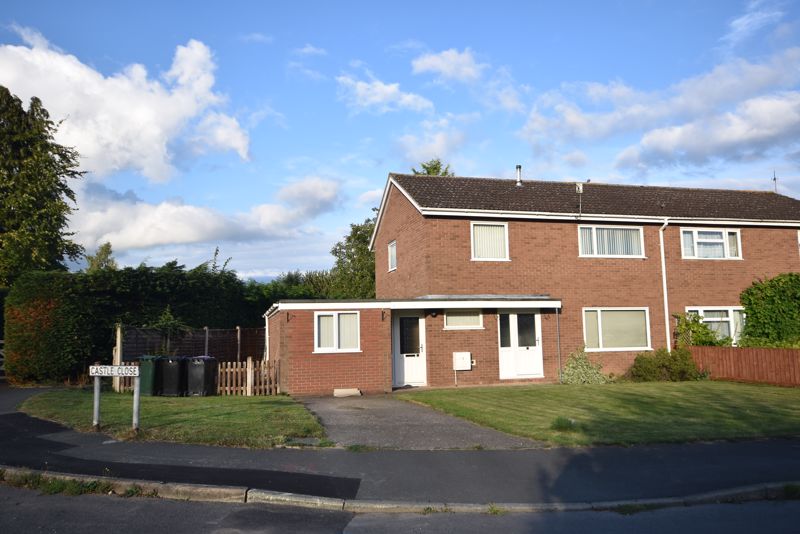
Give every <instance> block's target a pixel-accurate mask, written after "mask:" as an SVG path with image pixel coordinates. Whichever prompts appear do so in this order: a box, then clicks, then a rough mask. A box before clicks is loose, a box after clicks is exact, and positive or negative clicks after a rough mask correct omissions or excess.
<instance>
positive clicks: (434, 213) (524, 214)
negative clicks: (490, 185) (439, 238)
mask: <svg viewBox="0 0 800 534" xmlns="http://www.w3.org/2000/svg"><path fill="white" fill-rule="evenodd" d="M420 213H422V215H425V216H429V217H465V218H493V219H546V220H555V221H603V222H619V223H637V224H661V223H663V222H664V220H665V219H669V221H670V224H692V225H710V226H786V227H791V228H800V221H786V220H768V219H702V218H691V217H681V218H677V217H671V216H656V215H647V216H645V215H642V216H631V215H606V214H592V213H583V214H578V213H553V212H544V211H541V212H534V211H503V210H460V209H452V208H421V209H420Z"/></svg>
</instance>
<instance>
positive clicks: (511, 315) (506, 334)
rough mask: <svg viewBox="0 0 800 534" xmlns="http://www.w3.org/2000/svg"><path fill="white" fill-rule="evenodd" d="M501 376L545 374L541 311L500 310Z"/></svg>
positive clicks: (498, 315)
mask: <svg viewBox="0 0 800 534" xmlns="http://www.w3.org/2000/svg"><path fill="white" fill-rule="evenodd" d="M497 322H498V329H497V330H498V334H499V335H498V337H499V338H500V339H499V343H500V378H501V379H511V378H537V377H543V376H544V365H543V363H542V320H541V315H540V314H539V311H538V310H499V311H498V313H497Z"/></svg>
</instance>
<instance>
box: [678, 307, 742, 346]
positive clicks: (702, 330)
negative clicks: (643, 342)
mask: <svg viewBox="0 0 800 534" xmlns="http://www.w3.org/2000/svg"><path fill="white" fill-rule="evenodd" d="M673 317H674V318H675V319H677V324H676V325H675V341H676V345H677V346H679V347H680V346H682V347H690V346H692V345H699V346H712V347H713V346H718V347H725V346H728V347H729V346H730V345H731V344H732V342H733V340H732V339H731V338H729V337H726V338H723V339H719V338H718V337H717V335H716V334H715V333H714V332H713V331H712V330H711V329H710V328H709V327H708V325H707V324H705V323H704V322H703V320H702V318H701V317H700V316H699V315H697V314H696V313H684V314H675V315H673Z"/></svg>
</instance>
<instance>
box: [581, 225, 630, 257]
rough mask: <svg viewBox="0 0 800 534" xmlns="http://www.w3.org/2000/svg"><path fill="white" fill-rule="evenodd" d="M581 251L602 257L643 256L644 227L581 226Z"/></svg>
mask: <svg viewBox="0 0 800 534" xmlns="http://www.w3.org/2000/svg"><path fill="white" fill-rule="evenodd" d="M578 233H579V237H580V239H579V240H578V242H579V253H580V255H581V256H589V257H592V256H593V257H600V258H643V257H644V237H643V233H642V228H641V227H638V228H631V227H627V226H621V227H620V226H579V227H578Z"/></svg>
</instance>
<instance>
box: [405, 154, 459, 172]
mask: <svg viewBox="0 0 800 534" xmlns="http://www.w3.org/2000/svg"><path fill="white" fill-rule="evenodd" d="M420 165H421V166H422V170H421V171H418V170H417V169H415V168H414V167H411V172H412V173H414V174H419V175H424V176H455V174H453V172H452V171H451V170H450V164H449V163H448V164H444V163H442V160H440V159H439V158H433V159H432V160H430V161H426V162H423V163H420Z"/></svg>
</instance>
